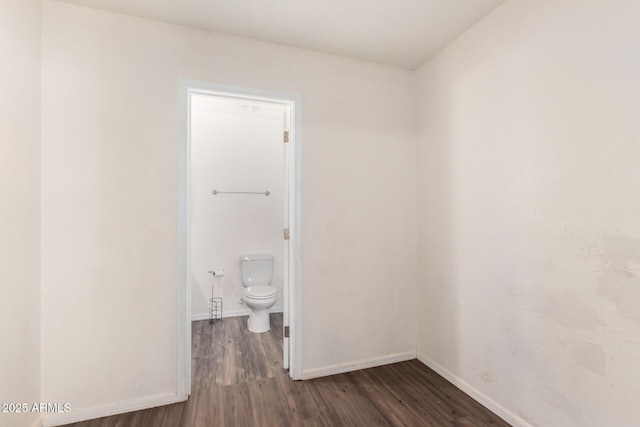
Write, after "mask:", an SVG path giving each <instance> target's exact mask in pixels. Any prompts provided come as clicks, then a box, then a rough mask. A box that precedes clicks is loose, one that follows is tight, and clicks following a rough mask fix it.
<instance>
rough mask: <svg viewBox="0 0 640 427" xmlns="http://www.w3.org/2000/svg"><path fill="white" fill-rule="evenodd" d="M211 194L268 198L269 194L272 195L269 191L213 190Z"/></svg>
mask: <svg viewBox="0 0 640 427" xmlns="http://www.w3.org/2000/svg"><path fill="white" fill-rule="evenodd" d="M211 193H213V195H214V196H215V195H217V194H264V195H265V196H268V195H269V194H271V192H269V191H219V190H213V191H212V192H211Z"/></svg>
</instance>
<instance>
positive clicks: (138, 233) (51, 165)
mask: <svg viewBox="0 0 640 427" xmlns="http://www.w3.org/2000/svg"><path fill="white" fill-rule="evenodd" d="M43 19H44V27H43V31H44V45H43V50H44V56H43V68H44V70H43V75H44V79H43V165H42V174H43V176H42V178H43V188H42V192H43V196H42V201H43V220H42V226H43V229H42V245H43V259H42V277H43V311H42V316H43V330H42V334H43V343H42V348H43V364H42V368H43V389H42V396H43V399H46V400H47V401H49V400H50V401H57V400H64V401H69V402H71V403H72V405H73V407H74V408H75V410H77V411H81V410H93V409H95V408H97V407H98V405H101V404H110V403H113V402H118V401H126V400H130V399H139V398H143V397H151V396H155V395H166V394H167V393H171V392H173V391H174V390H175V388H176V374H175V351H176V348H175V340H176V337H175V333H176V332H175V302H174V299H175V293H176V284H177V282H178V277H177V273H176V272H177V201H178V188H177V182H178V179H177V176H178V162H177V153H178V79H179V78H190V79H196V80H205V81H212V82H218V83H226V84H235V85H240V86H245V87H252V88H258V89H267V90H277V91H282V92H289V93H298V94H300V95H301V96H302V135H303V136H302V137H303V140H302V153H303V154H302V192H303V195H302V219H303V224H302V238H303V242H302V259H303V265H302V278H301V279H302V283H303V290H302V293H303V297H302V298H303V301H302V305H303V306H302V311H303V313H304V315H303V316H304V317H303V324H302V336H303V343H302V345H303V354H302V364H303V370H304V371H305V372H312V371H313V370H314V369H319V368H326V367H331V366H339V365H341V364H349V363H350V362H352V361H362V360H365V361H366V360H370V359H377V358H380V357H383V356H389V355H393V354H397V353H402V354H407V353H409V354H410V353H411V352H412V351H415V334H414V330H415V328H414V320H413V319H414V314H415V311H414V306H413V299H412V298H409V297H408V295H412V294H413V292H414V290H415V248H416V237H415V226H416V225H415V114H414V103H413V89H414V86H413V83H414V80H413V75H412V74H411V73H410V72H408V71H406V70H401V69H397V68H392V67H387V66H380V65H375V64H369V63H366V62H361V61H356V60H350V59H345V58H339V57H333V56H328V55H322V54H318V53H314V52H309V51H303V50H298V49H292V48H285V47H280V46H275V45H271V44H267V43H261V42H257V41H252V40H246V39H242V38H237V37H231V36H225V35H220V34H213V33H207V32H203V31H198V30H193V29H187V28H181V27H176V26H171V25H166V24H161V23H156V22H151V21H146V20H142V19H137V18H130V17H125V16H121V15H115V14H110V13H106V12H101V11H95V10H91V9H85V8H81V7H77V6H72V5H68V4H64V3H57V2H49V1H47V2H45V3H44V13H43Z"/></svg>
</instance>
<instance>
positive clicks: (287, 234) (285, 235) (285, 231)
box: [284, 228, 289, 240]
mask: <svg viewBox="0 0 640 427" xmlns="http://www.w3.org/2000/svg"><path fill="white" fill-rule="evenodd" d="M284 240H289V229H288V228H285V229H284Z"/></svg>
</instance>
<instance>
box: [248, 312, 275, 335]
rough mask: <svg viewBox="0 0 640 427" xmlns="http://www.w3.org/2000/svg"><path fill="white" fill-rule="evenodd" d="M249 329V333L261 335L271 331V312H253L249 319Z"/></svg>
mask: <svg viewBox="0 0 640 427" xmlns="http://www.w3.org/2000/svg"><path fill="white" fill-rule="evenodd" d="M247 328H248V329H249V332H253V333H256V334H261V333H263V332H267V331H269V330H271V323H270V321H269V310H266V309H265V310H252V311H251V312H250V313H249V319H247Z"/></svg>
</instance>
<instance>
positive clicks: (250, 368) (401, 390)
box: [70, 314, 509, 427]
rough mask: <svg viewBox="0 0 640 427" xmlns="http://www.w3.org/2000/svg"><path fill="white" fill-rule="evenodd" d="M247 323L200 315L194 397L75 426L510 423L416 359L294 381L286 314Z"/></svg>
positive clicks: (502, 426)
mask: <svg viewBox="0 0 640 427" xmlns="http://www.w3.org/2000/svg"><path fill="white" fill-rule="evenodd" d="M246 322H247V318H246V317H235V318H227V319H224V320H222V321H221V322H217V323H215V324H213V325H210V324H209V323H208V321H206V320H203V321H198V322H193V328H192V333H193V339H192V342H193V349H192V356H193V360H192V375H193V377H192V394H191V396H190V397H189V400H188V401H187V402H182V403H176V404H173V405H167V406H162V407H159V408H153V409H147V410H144V411H137V412H131V413H128V414H122V415H115V416H111V417H105V418H99V419H96V420H91V421H85V422H81V423H75V424H70V425H72V426H76V427H129V426H136V427H137V426H140V427H147V426H153V427H201V426H202V427H205V426H206V427H212V426H216V427H217V426H233V427H235V426H240V427H244V426H247V427H253V426H258V427H262V426H264V427H279V426H308V427H315V426H331V427H336V426H355V427H361V426H362V427H369V426H424V427H490V426H491V427H509V424H507V423H506V422H504V421H503V420H502V419H501V418H499V417H498V416H496V415H495V414H493V413H492V412H490V411H489V410H487V409H485V408H484V407H483V406H482V405H480V404H479V403H477V402H476V401H474V400H473V399H471V398H470V397H469V396H467V395H466V394H464V393H463V392H461V391H460V390H458V389H457V388H456V387H455V386H453V385H452V384H451V383H449V382H447V381H446V380H445V379H444V378H442V377H441V376H439V375H438V374H436V373H435V372H434V371H432V370H431V369H429V368H427V367H426V366H424V365H423V364H422V363H420V362H418V361H417V360H412V361H409V362H402V363H395V364H393V365H387V366H381V367H378V368H371V369H365V370H361V371H356V372H350V373H347V374H341V375H334V376H331V377H325V378H318V379H313V380H308V381H293V380H291V379H290V378H289V375H288V373H287V372H286V371H285V370H283V369H282V347H281V346H282V315H281V314H272V315H271V327H272V328H271V331H269V332H265V333H263V334H253V333H250V332H249V331H248V330H247V327H246Z"/></svg>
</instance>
